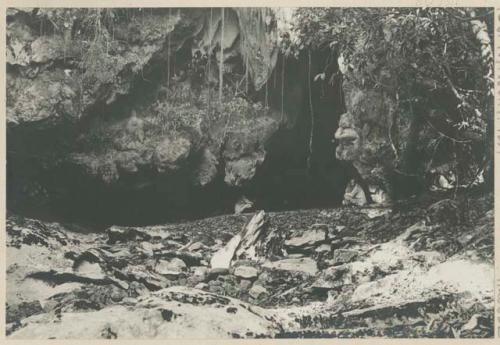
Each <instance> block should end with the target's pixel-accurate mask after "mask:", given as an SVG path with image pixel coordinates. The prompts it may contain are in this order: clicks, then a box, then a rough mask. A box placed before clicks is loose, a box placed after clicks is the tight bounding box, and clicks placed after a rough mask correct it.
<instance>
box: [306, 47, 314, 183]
mask: <svg viewBox="0 0 500 345" xmlns="http://www.w3.org/2000/svg"><path fill="white" fill-rule="evenodd" d="M308 53H309V66H308V67H309V68H308V76H307V81H308V85H309V112H310V114H311V130H310V133H309V155H308V157H307V171H308V173H310V172H311V156H312V154H313V152H312V147H313V134H314V109H313V103H312V90H311V49H309V50H308Z"/></svg>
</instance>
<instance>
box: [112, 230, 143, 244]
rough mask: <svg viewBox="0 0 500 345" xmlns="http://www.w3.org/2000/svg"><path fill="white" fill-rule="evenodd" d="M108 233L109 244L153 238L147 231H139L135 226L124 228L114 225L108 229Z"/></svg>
mask: <svg viewBox="0 0 500 345" xmlns="http://www.w3.org/2000/svg"><path fill="white" fill-rule="evenodd" d="M106 234H107V235H108V244H115V243H117V242H128V241H133V240H137V239H140V240H145V241H149V240H150V239H151V236H150V235H148V234H146V233H145V232H142V231H138V230H136V229H133V228H124V227H117V226H112V227H110V228H109V229H107V230H106Z"/></svg>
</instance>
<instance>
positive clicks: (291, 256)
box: [287, 253, 305, 259]
mask: <svg viewBox="0 0 500 345" xmlns="http://www.w3.org/2000/svg"><path fill="white" fill-rule="evenodd" d="M287 256H288V257H289V258H290V259H298V258H303V257H304V256H305V254H302V253H291V254H288V255H287Z"/></svg>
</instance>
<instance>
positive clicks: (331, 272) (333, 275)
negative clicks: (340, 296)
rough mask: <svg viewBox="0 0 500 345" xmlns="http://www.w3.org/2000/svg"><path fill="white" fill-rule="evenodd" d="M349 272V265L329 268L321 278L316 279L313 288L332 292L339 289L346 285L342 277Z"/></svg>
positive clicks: (323, 272)
mask: <svg viewBox="0 0 500 345" xmlns="http://www.w3.org/2000/svg"><path fill="white" fill-rule="evenodd" d="M347 270H348V267H347V265H341V266H332V267H328V268H327V269H325V270H324V271H322V272H321V275H320V277H319V278H318V279H316V281H315V282H314V283H313V284H312V286H311V287H312V288H313V289H315V290H332V289H336V288H339V287H341V286H342V285H344V282H343V281H342V280H341V277H342V275H343V274H344V273H345V272H347Z"/></svg>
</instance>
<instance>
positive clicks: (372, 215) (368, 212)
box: [362, 208, 391, 219]
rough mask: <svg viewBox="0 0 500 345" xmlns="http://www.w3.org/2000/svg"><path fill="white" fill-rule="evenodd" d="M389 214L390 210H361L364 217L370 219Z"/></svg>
mask: <svg viewBox="0 0 500 345" xmlns="http://www.w3.org/2000/svg"><path fill="white" fill-rule="evenodd" d="M390 212H391V210H390V209H388V208H365V209H363V210H362V213H364V214H366V216H367V217H368V218H370V219H374V218H379V217H382V216H385V215H387V214H389V213H390Z"/></svg>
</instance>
